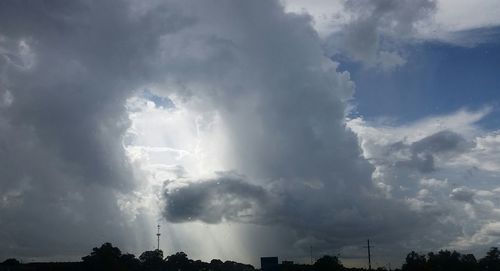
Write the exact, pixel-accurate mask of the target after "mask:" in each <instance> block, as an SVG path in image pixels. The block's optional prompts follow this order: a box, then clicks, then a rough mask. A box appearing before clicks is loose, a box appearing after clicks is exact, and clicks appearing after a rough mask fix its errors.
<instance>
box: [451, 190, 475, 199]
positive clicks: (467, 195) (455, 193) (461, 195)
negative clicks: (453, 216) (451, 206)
mask: <svg viewBox="0 0 500 271" xmlns="http://www.w3.org/2000/svg"><path fill="white" fill-rule="evenodd" d="M475 195H476V193H475V192H474V190H471V189H469V188H467V187H459V188H455V189H453V190H452V191H451V194H450V198H452V199H454V200H457V201H463V202H467V203H473V202H474V196H475Z"/></svg>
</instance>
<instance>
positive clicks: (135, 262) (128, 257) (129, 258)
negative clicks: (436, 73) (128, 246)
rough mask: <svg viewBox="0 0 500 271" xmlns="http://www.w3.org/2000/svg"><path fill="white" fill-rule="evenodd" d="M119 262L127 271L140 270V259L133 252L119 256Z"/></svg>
mask: <svg viewBox="0 0 500 271" xmlns="http://www.w3.org/2000/svg"><path fill="white" fill-rule="evenodd" d="M120 262H121V263H122V264H123V265H124V266H125V267H126V269H127V270H129V271H136V270H141V261H140V260H139V259H137V258H136V257H135V255H134V254H128V253H127V254H123V255H122V256H120Z"/></svg>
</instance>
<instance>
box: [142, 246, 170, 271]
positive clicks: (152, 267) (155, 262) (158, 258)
mask: <svg viewBox="0 0 500 271" xmlns="http://www.w3.org/2000/svg"><path fill="white" fill-rule="evenodd" d="M139 260H140V261H141V265H142V267H143V270H147V271H156V270H162V268H163V266H164V265H165V262H164V261H163V251H161V250H159V249H155V250H150V251H144V252H143V253H142V254H141V256H139Z"/></svg>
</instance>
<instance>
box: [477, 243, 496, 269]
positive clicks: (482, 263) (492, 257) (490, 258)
mask: <svg viewBox="0 0 500 271" xmlns="http://www.w3.org/2000/svg"><path fill="white" fill-rule="evenodd" d="M479 268H480V270H481V271H483V270H484V271H491V270H500V251H499V250H498V248H497V247H492V248H491V249H490V250H489V251H488V252H487V253H486V256H485V257H484V258H482V259H480V260H479Z"/></svg>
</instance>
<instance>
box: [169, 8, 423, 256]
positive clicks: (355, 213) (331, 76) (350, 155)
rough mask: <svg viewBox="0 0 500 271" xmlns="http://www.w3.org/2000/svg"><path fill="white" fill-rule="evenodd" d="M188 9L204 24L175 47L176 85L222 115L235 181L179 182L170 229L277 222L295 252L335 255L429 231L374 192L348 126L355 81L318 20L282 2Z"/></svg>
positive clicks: (415, 217) (171, 206)
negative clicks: (320, 249)
mask: <svg viewBox="0 0 500 271" xmlns="http://www.w3.org/2000/svg"><path fill="white" fill-rule="evenodd" d="M184 5H186V6H187V8H186V9H187V10H189V11H190V12H191V13H192V14H193V16H195V17H196V18H197V20H196V21H197V23H196V24H193V25H192V26H190V27H189V28H186V29H184V30H183V32H182V35H179V36H176V37H175V38H174V39H175V40H177V41H178V44H169V45H168V46H169V47H170V46H173V48H172V47H170V49H169V51H175V52H177V54H176V55H175V56H174V58H175V60H173V63H175V62H176V61H179V62H177V63H175V64H174V66H177V65H178V66H179V68H182V70H181V71H182V72H184V73H182V74H175V77H174V78H172V80H169V82H170V83H169V85H168V88H169V89H177V90H182V91H185V90H188V91H189V95H190V96H189V97H191V98H192V97H196V98H197V99H201V100H202V102H201V103H202V104H203V106H201V108H203V109H202V110H201V111H203V112H206V111H215V112H216V113H217V115H218V117H219V118H220V120H221V122H222V123H223V126H224V131H225V132H226V133H227V137H226V139H227V142H228V143H227V144H226V145H225V149H224V150H221V151H220V152H219V153H218V155H223V156H226V157H227V159H225V161H226V163H225V164H224V165H223V168H219V170H230V171H232V172H233V173H219V174H218V175H215V176H213V177H212V178H203V179H196V178H194V179H191V180H190V182H188V184H187V185H186V184H185V185H181V186H175V183H176V181H175V180H171V181H170V182H169V185H167V190H166V192H165V202H166V207H165V217H166V218H167V219H168V220H170V221H173V222H181V221H193V220H201V221H204V222H208V223H219V222H221V221H229V222H230V221H237V222H247V223H257V224H263V225H268V224H277V225H281V226H284V227H286V228H289V229H292V230H293V231H294V232H295V233H296V234H297V235H296V236H297V240H296V244H297V245H299V244H303V243H304V242H306V244H309V245H310V244H314V245H318V244H321V245H320V246H325V247H327V248H334V247H339V246H343V245H348V244H361V243H362V242H363V241H362V240H364V239H365V238H366V237H373V238H378V239H379V240H380V242H388V241H389V240H390V239H391V238H392V239H394V238H395V239H397V238H403V235H404V234H406V230H405V229H408V228H413V227H414V226H418V225H419V224H418V223H419V221H422V220H419V219H418V215H417V214H413V213H412V212H410V211H409V210H406V209H405V208H404V207H402V205H398V203H397V202H396V201H389V200H387V199H384V198H383V197H381V196H380V195H379V193H378V190H377V189H376V188H375V187H374V185H373V184H372V180H371V174H372V172H373V168H372V166H371V165H370V164H369V163H368V162H367V161H366V160H365V159H364V158H363V157H362V156H361V151H360V149H359V147H358V142H357V138H356V136H355V135H354V134H353V133H352V132H350V131H349V130H348V129H346V127H345V123H344V119H345V110H346V101H347V100H348V99H350V98H351V96H352V93H353V83H352V82H351V81H350V79H349V74H348V73H345V72H339V71H337V67H336V64H335V63H334V62H332V61H331V60H330V59H328V58H326V57H325V56H324V54H323V51H322V50H321V46H320V41H319V39H318V37H317V35H316V33H315V32H314V31H313V30H312V28H311V27H310V24H309V21H308V20H309V18H308V17H305V16H298V15H294V14H286V13H284V12H283V11H282V7H281V6H279V5H278V4H277V3H275V2H272V1H252V2H248V1H241V2H240V1H223V4H222V3H221V2H220V1H217V5H215V3H211V2H210V1H208V2H204V4H201V5H200V3H197V4H196V5H191V4H189V3H188V4H186V3H184ZM229 22H231V23H229ZM187 37H188V38H187ZM181 46H182V47H181ZM177 47H179V48H177ZM186 60H189V61H186ZM186 63H187V64H186ZM186 65H188V66H186ZM175 68H177V67H175ZM185 71H189V72H185ZM173 79H175V80H173ZM171 82H175V83H171ZM182 94H185V92H182V93H181V95H182ZM188 99H189V98H188ZM196 104H197V107H198V108H199V107H200V106H199V103H196ZM201 111H200V112H201ZM234 172H236V173H237V174H239V175H238V176H237V177H234V176H233V177H230V178H228V176H227V175H226V174H229V175H230V176H232V175H233V174H234ZM169 186H171V188H168V187H169ZM325 244H326V245H325Z"/></svg>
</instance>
